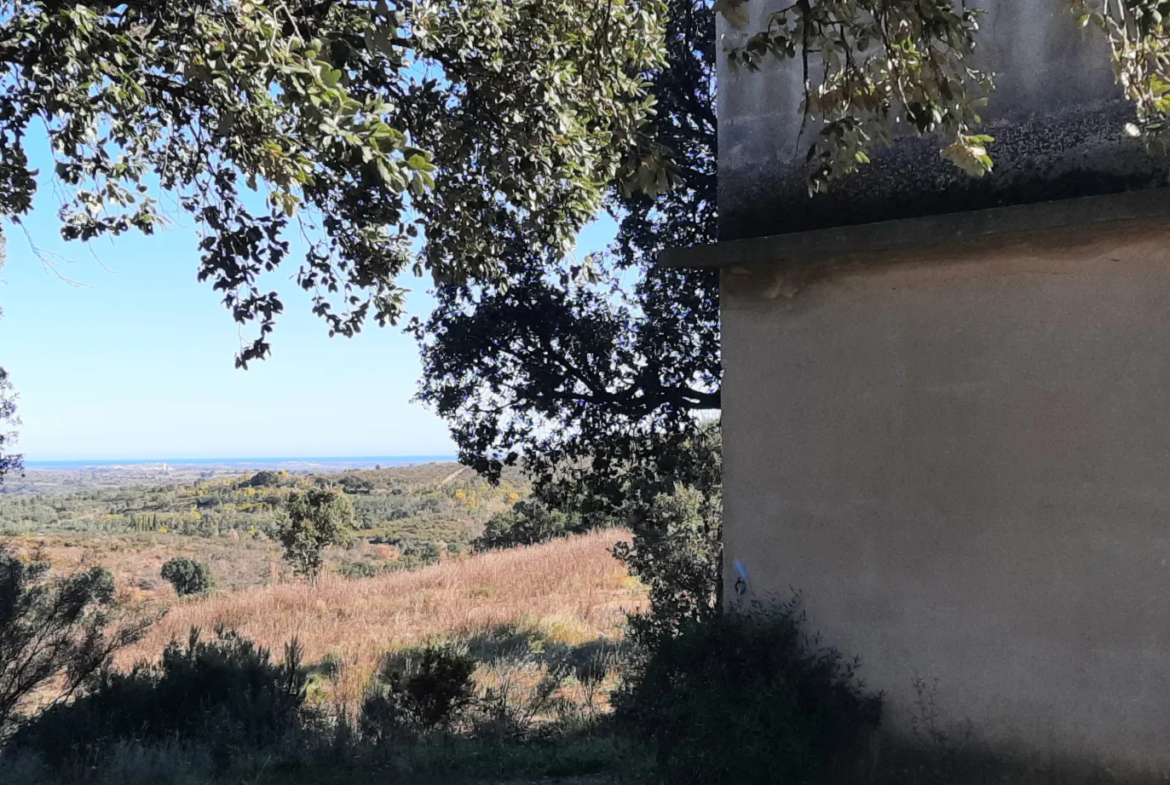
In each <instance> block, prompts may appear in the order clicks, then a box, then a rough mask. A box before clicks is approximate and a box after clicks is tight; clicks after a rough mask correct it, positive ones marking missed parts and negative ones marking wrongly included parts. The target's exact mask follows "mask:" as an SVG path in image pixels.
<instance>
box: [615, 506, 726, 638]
mask: <svg viewBox="0 0 1170 785" xmlns="http://www.w3.org/2000/svg"><path fill="white" fill-rule="evenodd" d="M631 508H632V509H631V511H630V513H629V521H630V528H631V529H632V530H633V533H634V536H633V539H632V541H631V542H619V543H617V544H616V545H614V547H613V553H614V555H615V556H616V557H617V558H618V559H620V560H621V561H623V562H625V564H626V566H627V567H628V568H629V570H630V574H631V575H633V576H634V577H636V578H638V579H639V580H640V581H642V583H643V584H644V585H645V586H646V588H647V594H648V595H649V599H650V613H648V614H646V615H643V616H639V617H636V618H635V619H634V620H633V623H632V625H631V634H632V637H633V638H634V640H635V641H636V642H639V643H642V644H644V645H648V646H653V645H654V644H653V641H652V640H649V638H653V637H657V636H662V635H665V636H671V635H673V634H674V633H675V632H676V631H677V630H678V628H679V625H680V624H682V623H684V622H686V621H694V620H696V619H705V618H709V617H711V616H713V615H715V614H716V613H717V612H718V608H719V597H718V588H719V570H720V565H721V560H722V543H721V541H720V529H721V524H722V519H723V505H722V496H721V494H720V493H719V492H718V489H714V490H711V491H708V492H707V493H703V492H700V491H698V490H696V489H694V488H691V487H688V486H679V487H677V488H675V490H674V492H673V493H670V494H660V495H658V496H656V497H655V498H653V499H652V500H651V501H650V502H649V503H646V504H640V503H638V504H632V505H631Z"/></svg>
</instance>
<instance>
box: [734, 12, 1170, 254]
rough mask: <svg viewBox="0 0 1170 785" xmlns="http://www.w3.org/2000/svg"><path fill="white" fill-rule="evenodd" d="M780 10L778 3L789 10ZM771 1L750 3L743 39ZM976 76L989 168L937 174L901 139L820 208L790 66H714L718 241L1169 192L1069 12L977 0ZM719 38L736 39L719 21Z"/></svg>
mask: <svg viewBox="0 0 1170 785" xmlns="http://www.w3.org/2000/svg"><path fill="white" fill-rule="evenodd" d="M788 1H789V0H783V2H785V3H787V2H788ZM778 5H780V2H773V1H772V0H749V2H748V5H747V8H748V9H749V11H750V13H751V15H752V22H751V25H750V26H749V28H748V29H749V31H750V30H757V29H760V28H761V27H762V25H763V23H764V21H765V19H766V18H767V14H768V10H769V9H770V8H774V7H777V6H778ZM976 5H978V6H980V7H983V8H985V9H987V11H988V13H987V15H986V16H985V17H984V20H983V29H982V30H981V32H980V47H981V55H980V56H981V58H982V62H981V63H980V65H981V66H982V67H984V68H987V69H988V70H991V71H993V72H995V73H996V74H997V82H998V89H997V91H996V93H995V94H994V96H993V98H992V102H991V105H990V107H989V110H988V112H987V113H986V116H985V119H986V120H987V124H986V127H985V130H986V131H987V132H988V133H990V134H991V135H993V136H995V137H996V140H997V141H996V143H995V144H994V145H992V147H991V150H992V153H993V156H994V157H995V159H996V162H997V165H996V168H995V171H994V173H993V174H992V175H991V176H990V177H987V178H983V179H973V178H970V177H969V176H967V175H966V174H964V173H962V172H961V171H959V170H957V169H956V168H954V167H953V166H952V165H951V164H949V163H947V162H946V161H943V160H942V159H941V158H940V156H939V149H940V144H939V142H938V140H931V139H925V140H922V139H917V138H913V137H911V138H905V139H901V140H899V141H898V142H897V143H896V144H895V146H894V147H893V148H892V149H889V150H886V151H884V152H881V153H879V154H878V155H877V156H876V157H875V159H874V163H873V164H872V165H870V166H867V167H863V168H862V171H861V172H860V173H859V174H858V175H857V176H855V177H852V178H850V179H849V180H848V181H847V182H844V183H839V184H837V185H835V186H834V188H833V190H832V192H831V193H830V194H829V195H827V196H826V195H822V196H818V197H817V198H815V199H812V200H810V199H809V198H808V195H807V190H806V187H805V171H804V161H805V153H806V151H807V149H808V145H809V143H810V142H811V141H812V139H813V137H814V134H815V131H816V127H815V126H813V125H810V126H809V127H808V128H807V129H806V130H805V136H804V138H798V137H799V134H800V129H801V120H802V118H801V117H800V115H799V113H798V111H797V107H798V106H799V104H800V99H801V78H802V77H801V74H800V66H799V64H797V63H788V64H779V65H778V64H775V63H772V64H770V65H767V66H766V67H765V69H764V71H763V72H761V73H751V72H742V73H735V72H732V71H731V69H730V68H729V67H728V65H727V61H726V57H725V56H722V55H721V58H722V59H721V61H720V66H719V134H720V147H719V207H720V233H721V237H720V239H721V240H735V239H742V238H748V237H761V236H766V235H772V234H780V233H784V232H791V231H798V230H801V229H815V228H821V227H826V226H835V225H841V224H854V223H865V222H871V221H883V220H888V219H891V218H903V217H908V216H913V215H925V214H931V213H947V212H954V211H961V210H969V209H976V208H980V207H991V206H997V205H1008V204H1017V203H1023V202H1034V201H1044V200H1048V199H1058V198H1065V197H1070V196H1087V195H1092V194H1101V193H1111V192H1115V191H1121V190H1129V189H1133V188H1144V187H1149V186H1152V185H1156V184H1162V183H1164V182H1165V169H1166V167H1165V165H1164V163H1162V162H1158V161H1153V160H1151V159H1150V158H1149V157H1148V156H1147V155H1146V154H1145V152H1144V150H1143V147H1142V145H1141V143H1140V142H1139V141H1135V140H1132V139H1127V138H1126V137H1125V136H1124V133H1123V126H1124V124H1125V123H1126V122H1127V121H1128V120H1129V119H1131V113H1130V111H1131V110H1130V107H1129V105H1128V104H1127V103H1126V102H1125V101H1124V100H1122V99H1121V98H1120V93H1119V90H1118V88H1117V87H1116V85H1115V84H1114V81H1113V74H1112V71H1111V68H1110V64H1109V54H1108V49H1107V44H1106V42H1105V40H1104V37H1103V36H1102V35H1101V34H1100V33H1096V34H1093V33H1085V32H1084V31H1082V30H1080V29H1079V28H1078V27H1077V25H1076V19H1075V18H1074V17H1073V15H1072V14H1071V13H1070V12H1069V10H1068V3H1067V2H1065V0H980V2H978V3H976ZM719 31H720V33H721V34H727V35H732V36H734V34H735V33H734V31H733V30H732V29H731V28H730V27H729V25H727V23H726V22H725V21H723V20H720V24H719Z"/></svg>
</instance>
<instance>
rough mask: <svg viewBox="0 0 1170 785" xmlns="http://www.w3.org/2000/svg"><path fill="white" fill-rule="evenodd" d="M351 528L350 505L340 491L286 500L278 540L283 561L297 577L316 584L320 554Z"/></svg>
mask: <svg viewBox="0 0 1170 785" xmlns="http://www.w3.org/2000/svg"><path fill="white" fill-rule="evenodd" d="M352 528H353V503H352V502H351V501H350V500H349V497H348V496H346V495H345V494H344V493H341V492H339V491H335V490H331V489H326V488H313V489H311V490H308V491H305V492H304V493H295V494H293V495H292V496H290V497H289V499H288V503H287V505H286V507H285V514H284V522H283V523H282V525H281V526H280V529H279V532H278V536H279V537H280V544H281V545H283V546H284V558H285V559H286V560H287V561H288V562H289V564H291V565H293V567H294V568H295V569H296V573H297V575H304V576H305V577H307V578H309V579H310V580H316V579H317V575H318V574H320V572H321V565H322V564H323V563H324V559H323V556H322V554H323V553H324V551H325V549H326V548H327V547H329V546H330V545H336V544H337V543H339V542H341V541H342V540H344V539H345V538H346V537H347V536H348V535H349V533H350V531H351V530H352Z"/></svg>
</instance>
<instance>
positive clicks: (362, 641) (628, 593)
mask: <svg viewBox="0 0 1170 785" xmlns="http://www.w3.org/2000/svg"><path fill="white" fill-rule="evenodd" d="M621 536H624V534H623V533H621V532H614V531H602V532H596V533H593V534H589V535H586V536H582V537H576V538H573V539H569V540H561V541H557V542H552V543H547V544H543V545H537V546H532V547H528V548H517V549H514V550H507V551H495V552H491V553H486V554H481V555H475V556H467V557H461V558H452V559H448V560H446V561H444V562H443V563H441V564H438V565H435V566H432V567H427V568H424V569H421V570H415V571H410V572H398V573H389V574H385V575H381V576H377V577H374V578H361V579H354V580H346V579H344V578H340V577H338V576H335V575H328V576H326V577H324V578H322V579H321V580H320V581H319V582H318V584H317V585H315V586H314V585H311V584H308V583H306V582H303V581H287V582H273V583H270V584H269V585H255V586H252V587H250V588H245V589H242V590H237V591H230V592H227V591H220V592H217V593H215V594H213V595H212V596H210V597H207V598H202V599H188V600H182V601H177V600H174V601H172V604H171V607H170V610H169V612H168V613H167V615H166V617H165V618H164V619H163V620H162V621H161V622H160V623H158V624H157V625H156V626H155V627H154V629H153V630H152V632H151V634H150V635H149V636H148V637H147V638H146V639H145V640H144V641H142V642H141V643H140V644H139V645H138V646H136V647H135V648H134V649H132V650H129V651H127V652H124V653H123V655H122V658H121V660H120V662H121V664H129V663H130V662H133V661H134V660H137V659H153V658H155V657H157V656H158V655H159V653H160V652H161V651H162V649H163V647H164V646H165V645H166V644H167V642H168V641H170V640H171V639H172V638H179V639H185V638H186V636H187V634H188V631H189V630H190V629H191V628H192V627H199V628H201V629H202V630H205V631H206V632H207V633H208V634H211V631H212V630H213V629H214V628H215V627H216V626H219V625H223V626H227V627H231V628H234V629H236V630H238V631H239V632H241V633H242V634H244V635H245V636H246V637H248V638H251V639H252V640H254V641H256V642H257V643H259V644H261V645H263V646H265V647H268V648H270V649H271V650H272V651H273V653H274V655H276V656H279V655H280V653H281V652H282V651H283V647H284V644H285V643H286V642H287V641H289V640H290V639H292V638H294V637H295V638H296V639H297V640H298V641H299V642H300V644H301V646H302V647H303V648H304V655H305V661H306V662H307V663H310V664H318V663H321V662H323V661H327V662H329V663H333V664H335V666H340V667H339V668H337V671H338V672H336V673H335V674H334V676H333V678H332V679H330V680H327V681H325V682H323V683H322V684H321V685H320V698H321V699H323V700H328V701H329V702H330V703H333V704H335V705H338V706H348V707H351V708H352V707H354V706H355V705H356V704H357V703H358V702H359V701H360V699H361V696H362V693H363V691H364V689H365V686H366V684H367V682H368V680H369V678H370V676H371V675H372V674H373V673H374V671H375V669H376V668H377V667H378V664H379V662H380V660H381V658H382V657H383V656H384V655H386V654H387V653H389V652H393V651H396V650H400V649H402V648H405V647H409V646H414V645H418V644H423V643H426V642H433V641H436V640H446V641H466V640H469V639H473V638H475V637H476V636H484V635H490V634H493V633H496V632H499V631H500V630H508V631H510V632H512V633H514V634H515V633H518V634H526V635H529V636H530V637H532V638H534V639H539V640H541V641H545V642H550V643H554V644H565V645H569V646H577V645H580V644H583V643H587V642H589V641H594V640H597V639H615V638H617V637H618V636H619V635H620V632H621V626H622V623H623V621H624V620H625V617H626V614H627V613H628V612H630V611H634V610H638V609H640V608H642V607H643V605H644V603H645V593H644V591H643V589H642V587H641V585H640V584H638V582H637V581H635V580H633V579H632V578H630V577H629V576H628V575H627V573H626V570H625V568H624V567H623V565H622V564H621V563H619V562H618V561H617V560H616V559H614V558H613V556H612V555H611V554H610V553H609V548H610V547H611V546H612V545H613V543H614V542H616V541H617V540H618V539H619V538H620V537H621ZM107 566H109V567H111V569H113V570H114V571H115V574H117V573H118V571H119V570H118V565H117V564H116V563H115V564H107ZM156 574H157V572H156ZM168 588H169V587H168Z"/></svg>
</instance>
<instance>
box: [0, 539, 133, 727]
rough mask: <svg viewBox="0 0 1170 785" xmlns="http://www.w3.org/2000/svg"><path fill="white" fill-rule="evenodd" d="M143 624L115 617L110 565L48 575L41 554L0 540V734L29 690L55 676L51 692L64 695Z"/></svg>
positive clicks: (50, 682)
mask: <svg viewBox="0 0 1170 785" xmlns="http://www.w3.org/2000/svg"><path fill="white" fill-rule="evenodd" d="M149 625H150V620H148V619H146V618H145V617H139V618H136V619H129V620H119V619H118V617H117V607H116V604H115V602H114V577H113V575H111V574H110V571H109V570H107V569H105V568H102V567H93V568H90V569H87V570H83V571H81V572H77V573H75V574H73V575H70V576H67V577H61V578H53V577H51V576H50V575H49V565H48V564H47V563H46V562H44V561H40V560H37V559H34V560H33V561H31V562H28V563H26V562H23V561H21V560H20V559H19V558H18V557H17V556H16V554H14V553H12V552H11V551H9V550H7V549H6V548H4V547H3V546H2V545H0V739H3V738H5V737H6V736H7V735H8V734H9V733H10V732H11V731H12V729H13V727H14V725H15V723H16V720H17V713H18V711H19V710H20V709H21V708H22V705H23V704H24V703H25V701H26V700H28V699H29V697H30V696H32V695H33V693H35V692H37V691H41V690H44V689H45V688H47V687H49V686H50V685H53V684H54V682H57V681H59V682H60V683H59V684H58V685H57V686H59V692H58V693H56V697H58V698H59V699H60V700H65V699H67V698H69V697H70V696H71V695H72V694H73V693H74V692H75V691H76V690H77V689H78V688H79V687H80V686H81V684H82V683H83V682H84V681H85V680H86V679H88V678H89V677H90V676H92V675H93V674H94V673H96V672H98V671H99V670H100V669H101V668H103V667H104V666H105V665H106V664H107V663H108V662H109V660H110V657H111V655H112V654H113V653H114V652H115V651H117V650H118V649H120V648H122V647H124V646H128V645H130V644H132V643H134V642H136V641H138V640H139V639H140V638H141V637H142V636H143V635H144V634H145V632H146V630H147V628H148V627H149ZM62 676H64V678H63V679H59V677H62ZM42 695H43V696H44V697H50V698H52V697H54V695H53V694H51V693H49V694H45V693H42Z"/></svg>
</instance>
